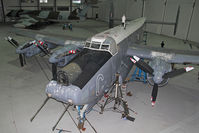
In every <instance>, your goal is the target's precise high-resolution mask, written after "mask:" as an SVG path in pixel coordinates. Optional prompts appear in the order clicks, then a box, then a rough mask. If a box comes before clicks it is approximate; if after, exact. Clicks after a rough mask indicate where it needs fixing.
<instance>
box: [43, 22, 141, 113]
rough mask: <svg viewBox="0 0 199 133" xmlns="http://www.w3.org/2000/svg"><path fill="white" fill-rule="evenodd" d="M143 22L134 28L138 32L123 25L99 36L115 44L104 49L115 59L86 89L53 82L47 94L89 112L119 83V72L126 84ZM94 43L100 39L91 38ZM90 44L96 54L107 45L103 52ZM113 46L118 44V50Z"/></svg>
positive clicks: (47, 89) (107, 64)
mask: <svg viewBox="0 0 199 133" xmlns="http://www.w3.org/2000/svg"><path fill="white" fill-rule="evenodd" d="M140 21H141V23H140V24H139V26H135V25H137V24H135V25H134V26H135V27H134V28H133V30H134V31H131V29H129V30H128V29H127V30H125V29H124V28H123V27H122V26H118V27H117V29H116V30H117V31H118V30H119V32H118V34H115V33H114V34H113V33H112V34H111V32H114V29H113V30H112V31H106V32H104V33H101V34H99V35H98V36H96V37H99V38H98V39H99V40H100V39H101V40H103V42H111V46H109V50H102V52H110V54H111V57H110V59H109V60H108V61H107V62H106V63H105V64H103V66H102V67H101V68H100V69H99V70H98V71H97V72H96V73H95V74H94V75H93V76H92V77H91V78H90V79H89V80H88V82H87V83H86V84H85V85H84V86H83V87H82V88H80V87H79V86H77V85H73V84H70V85H68V86H65V85H62V84H59V83H58V82H57V81H53V80H52V81H50V83H49V84H48V85H47V87H46V93H47V95H48V96H50V97H52V98H54V99H56V100H58V101H61V102H65V103H72V104H74V105H88V107H87V111H89V110H90V109H91V108H92V107H93V106H94V105H95V104H96V103H97V102H98V101H99V100H100V99H101V98H102V96H103V95H104V93H105V92H106V91H108V90H109V89H110V88H111V86H112V84H113V83H114V81H115V74H116V73H119V74H120V79H122V80H120V82H122V81H124V80H125V78H126V77H127V74H128V73H129V71H130V69H131V67H132V65H133V64H132V63H131V61H130V60H129V58H128V57H127V55H126V52H127V49H128V48H129V46H130V45H132V44H134V43H137V42H138V41H140V40H141V38H140V37H139V36H141V35H140V34H142V25H143V23H144V20H140ZM130 26H131V25H129V28H130ZM127 28H128V25H127ZM126 32H127V33H126ZM122 33H124V34H122ZM121 34H122V35H121ZM102 35H103V36H102ZM117 35H121V36H117ZM114 37H115V38H114ZM118 38H119V39H120V40H119V39H118ZM117 39H118V40H117ZM92 42H96V40H95V41H92V39H91V43H92ZM89 45H90V47H88V46H87V44H85V47H84V49H90V50H93V51H96V52H97V51H100V50H101V49H102V47H103V46H105V45H104V44H101V46H100V49H95V48H94V46H93V43H92V44H89ZM91 45H92V46H91ZM113 45H115V47H114V46H113ZM102 58H103V57H102Z"/></svg>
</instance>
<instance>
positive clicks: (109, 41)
mask: <svg viewBox="0 0 199 133" xmlns="http://www.w3.org/2000/svg"><path fill="white" fill-rule="evenodd" d="M84 47H85V48H88V49H93V50H99V51H108V52H109V53H111V55H115V54H116V53H117V45H116V43H115V41H114V39H113V38H111V37H106V38H105V39H104V37H103V38H100V37H93V38H89V39H87V40H86V44H85V46H84Z"/></svg>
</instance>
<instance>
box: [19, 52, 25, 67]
mask: <svg viewBox="0 0 199 133" xmlns="http://www.w3.org/2000/svg"><path fill="white" fill-rule="evenodd" d="M19 61H20V64H21V67H23V66H24V63H23V55H22V54H19Z"/></svg>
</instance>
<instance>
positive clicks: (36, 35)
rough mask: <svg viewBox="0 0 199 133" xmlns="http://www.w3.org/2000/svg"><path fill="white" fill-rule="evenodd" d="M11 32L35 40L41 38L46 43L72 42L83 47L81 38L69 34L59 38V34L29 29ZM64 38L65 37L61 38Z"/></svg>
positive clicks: (59, 44) (64, 43)
mask: <svg viewBox="0 0 199 133" xmlns="http://www.w3.org/2000/svg"><path fill="white" fill-rule="evenodd" d="M12 32H14V33H15V34H16V35H20V36H25V37H29V38H33V39H36V40H41V41H44V42H46V43H50V44H54V45H58V46H65V45H68V44H74V45H77V46H78V47H83V46H84V42H85V41H84V40H85V39H83V38H74V37H70V36H63V37H62V38H60V36H56V35H54V34H48V35H47V34H43V33H40V32H36V31H29V30H24V29H15V30H13V31H12ZM63 38H65V39H63Z"/></svg>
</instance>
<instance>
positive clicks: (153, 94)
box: [151, 83, 158, 106]
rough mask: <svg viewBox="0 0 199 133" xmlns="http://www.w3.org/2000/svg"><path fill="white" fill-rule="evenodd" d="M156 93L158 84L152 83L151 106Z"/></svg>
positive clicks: (153, 103)
mask: <svg viewBox="0 0 199 133" xmlns="http://www.w3.org/2000/svg"><path fill="white" fill-rule="evenodd" d="M157 95H158V84H156V83H154V85H153V90H152V93H151V104H152V106H154V105H155V102H156V98H157Z"/></svg>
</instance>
